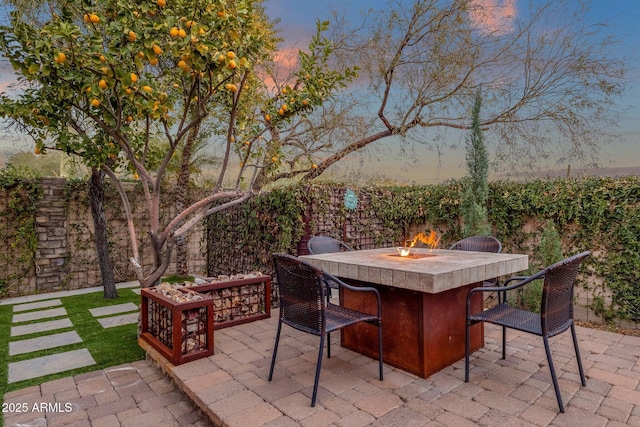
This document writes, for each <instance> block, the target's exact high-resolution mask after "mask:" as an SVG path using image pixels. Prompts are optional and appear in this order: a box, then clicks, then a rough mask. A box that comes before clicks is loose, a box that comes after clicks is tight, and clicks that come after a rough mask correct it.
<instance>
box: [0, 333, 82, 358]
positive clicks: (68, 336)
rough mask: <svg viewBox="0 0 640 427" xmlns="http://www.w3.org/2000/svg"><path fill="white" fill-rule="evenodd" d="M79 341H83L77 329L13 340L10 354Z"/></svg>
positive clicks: (45, 348)
mask: <svg viewBox="0 0 640 427" xmlns="http://www.w3.org/2000/svg"><path fill="white" fill-rule="evenodd" d="M79 342H82V338H80V336H79V335H78V333H77V332H76V331H69V332H61V333H59V334H52V335H46V336H42V337H36V338H30V339H26V340H20V341H12V342H10V343H9V355H10V356H15V355H17V354H24V353H31V352H34V351H40V350H47V349H49V348H55V347H61V346H64V345H69V344H76V343H79Z"/></svg>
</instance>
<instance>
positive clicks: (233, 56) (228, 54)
mask: <svg viewBox="0 0 640 427" xmlns="http://www.w3.org/2000/svg"><path fill="white" fill-rule="evenodd" d="M235 57H236V54H235V53H233V51H231V50H230V51H229V52H227V58H229V59H233V58H235Z"/></svg>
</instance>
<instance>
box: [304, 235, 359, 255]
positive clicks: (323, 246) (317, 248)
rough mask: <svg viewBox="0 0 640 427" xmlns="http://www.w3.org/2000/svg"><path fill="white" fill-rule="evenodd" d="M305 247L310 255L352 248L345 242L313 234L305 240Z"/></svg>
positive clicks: (344, 250)
mask: <svg viewBox="0 0 640 427" xmlns="http://www.w3.org/2000/svg"><path fill="white" fill-rule="evenodd" d="M307 249H308V250H309V253H310V254H312V255H314V254H328V253H332V252H346V251H352V250H353V249H351V248H350V247H349V246H348V245H347V244H346V243H343V242H341V241H340V240H337V239H334V238H333V237H328V236H313V237H312V238H311V239H309V241H308V242H307Z"/></svg>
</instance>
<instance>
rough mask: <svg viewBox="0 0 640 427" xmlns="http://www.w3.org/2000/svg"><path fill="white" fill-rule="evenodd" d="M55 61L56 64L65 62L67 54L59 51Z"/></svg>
mask: <svg viewBox="0 0 640 427" xmlns="http://www.w3.org/2000/svg"><path fill="white" fill-rule="evenodd" d="M55 61H56V63H58V64H64V63H65V62H67V55H65V54H64V52H59V53H58V54H57V55H56V57H55Z"/></svg>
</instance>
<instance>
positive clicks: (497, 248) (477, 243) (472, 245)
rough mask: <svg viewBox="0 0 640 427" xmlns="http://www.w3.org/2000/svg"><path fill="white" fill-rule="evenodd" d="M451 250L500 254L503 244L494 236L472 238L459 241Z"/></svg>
mask: <svg viewBox="0 0 640 427" xmlns="http://www.w3.org/2000/svg"><path fill="white" fill-rule="evenodd" d="M449 249H450V250H452V251H476V252H494V253H500V252H501V251H502V243H500V240H498V239H496V238H495V237H493V236H471V237H467V238H464V239H462V240H458V241H457V242H455V243H454V244H453V245H452V246H451V247H450V248H449Z"/></svg>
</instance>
